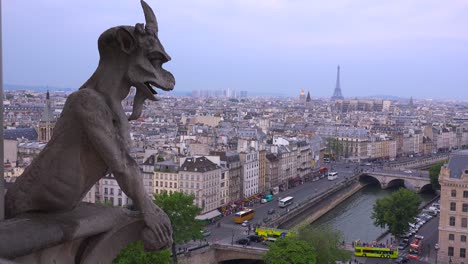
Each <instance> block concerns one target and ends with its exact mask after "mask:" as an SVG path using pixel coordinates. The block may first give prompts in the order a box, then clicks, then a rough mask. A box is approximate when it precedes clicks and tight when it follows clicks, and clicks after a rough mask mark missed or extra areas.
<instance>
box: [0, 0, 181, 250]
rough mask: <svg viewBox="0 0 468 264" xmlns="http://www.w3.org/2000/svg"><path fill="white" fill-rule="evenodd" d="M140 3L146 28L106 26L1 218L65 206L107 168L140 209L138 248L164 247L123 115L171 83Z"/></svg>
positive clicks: (163, 232)
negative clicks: (93, 65) (82, 77)
mask: <svg viewBox="0 0 468 264" xmlns="http://www.w3.org/2000/svg"><path fill="white" fill-rule="evenodd" d="M141 5H142V7H143V11H144V14H145V19H146V25H143V24H136V25H135V26H134V27H132V26H118V27H113V28H110V29H108V30H106V31H105V32H104V33H102V34H101V36H100V37H99V40H98V48H99V55H100V60H99V65H98V67H97V69H96V71H95V72H94V74H93V75H92V76H91V77H90V78H89V80H88V81H86V83H85V84H83V86H82V87H81V88H80V89H79V90H78V91H76V92H74V93H72V94H71V95H70V96H69V97H68V98H67V101H66V103H65V106H64V108H63V111H62V114H61V116H60V118H59V119H58V121H57V123H56V125H55V128H54V131H53V136H52V138H51V140H50V141H49V142H48V144H47V146H46V147H45V148H44V150H43V151H42V152H41V153H40V154H39V155H38V156H37V157H36V158H35V159H34V160H33V162H32V163H31V165H30V166H28V167H27V168H26V169H25V171H24V173H23V174H22V175H21V176H20V177H19V178H18V179H17V180H16V182H15V184H14V185H13V186H12V188H11V189H9V190H8V192H7V194H6V197H5V207H6V209H5V210H6V216H7V218H12V217H15V216H18V215H20V214H23V213H28V212H44V213H56V212H57V213H58V212H66V211H70V210H72V209H73V208H75V207H76V206H77V205H78V204H79V203H80V202H81V200H82V198H83V197H84V196H85V195H86V193H87V192H88V191H89V190H90V189H91V187H92V186H93V185H94V184H95V183H96V182H97V181H98V180H99V179H101V178H102V177H103V176H105V175H106V174H108V173H113V175H114V176H115V178H116V179H117V182H118V183H119V185H120V187H121V188H122V190H123V191H124V192H125V193H126V194H127V195H128V196H129V197H130V198H131V199H132V201H133V202H134V205H135V206H136V207H137V208H138V209H139V210H140V211H141V213H142V216H143V219H144V221H145V224H146V227H145V228H144V230H143V233H142V237H143V242H144V245H145V248H146V249H148V250H158V249H161V248H166V247H169V246H170V245H171V243H172V228H171V223H170V220H169V218H168V217H167V215H166V214H165V213H164V212H163V211H162V210H161V209H160V208H159V207H158V206H157V205H155V204H154V203H153V201H152V200H151V198H150V197H149V196H148V195H147V194H146V192H145V189H144V186H143V177H142V176H141V174H140V169H139V167H138V164H137V163H136V162H135V160H134V159H133V158H132V157H131V156H130V144H131V142H130V132H129V122H128V120H134V119H137V118H138V117H139V116H140V115H141V112H142V109H143V104H144V101H145V100H146V99H149V100H152V101H156V98H155V94H157V93H156V91H155V89H154V87H157V88H160V89H162V90H165V91H169V90H172V89H173V88H174V85H175V79H174V77H173V75H172V74H171V73H170V72H168V71H166V70H164V69H163V68H162V64H164V63H165V62H168V61H169V60H171V58H170V57H169V55H168V54H167V53H166V52H165V50H164V47H163V46H162V44H161V42H160V41H159V39H158V36H157V33H158V25H157V21H156V16H155V15H154V13H153V10H152V9H151V7H150V6H149V5H148V4H147V3H145V2H144V1H141ZM131 87H135V88H136V95H135V98H134V103H133V112H132V114H131V115H130V117H127V116H126V115H125V112H124V109H123V107H122V100H124V99H125V98H126V97H127V96H128V94H129V92H130V88H131Z"/></svg>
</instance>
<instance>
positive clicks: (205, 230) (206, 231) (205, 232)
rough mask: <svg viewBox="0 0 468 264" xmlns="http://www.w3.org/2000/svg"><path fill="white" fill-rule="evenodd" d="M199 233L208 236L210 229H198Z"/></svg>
mask: <svg viewBox="0 0 468 264" xmlns="http://www.w3.org/2000/svg"><path fill="white" fill-rule="evenodd" d="M200 233H201V234H202V236H204V237H207V236H210V235H211V231H210V230H207V229H204V230H200Z"/></svg>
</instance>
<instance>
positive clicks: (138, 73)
mask: <svg viewBox="0 0 468 264" xmlns="http://www.w3.org/2000/svg"><path fill="white" fill-rule="evenodd" d="M141 5H142V7H143V11H144V14H145V20H146V25H143V24H136V25H135V26H134V27H132V26H119V27H114V28H110V29H108V30H106V31H105V32H104V33H102V34H101V36H100V37H99V40H98V48H99V55H100V64H101V63H102V64H105V63H106V62H107V63H114V64H118V65H119V67H122V68H125V70H126V73H125V76H124V79H125V81H127V82H128V83H129V84H130V86H134V87H136V89H137V92H136V95H135V98H134V101H133V112H132V114H131V116H130V117H129V120H134V119H137V118H138V117H139V116H140V115H141V112H142V110H143V104H144V101H145V100H146V99H149V100H152V101H156V100H157V99H156V97H155V94H157V92H156V90H155V88H160V89H162V90H165V91H170V90H172V89H173V88H174V85H175V79H174V76H173V75H172V74H171V73H170V72H168V71H166V70H164V69H163V68H162V65H163V64H164V63H166V62H168V61H170V60H171V57H169V55H168V54H167V53H166V51H165V50H164V47H163V45H162V44H161V42H160V41H159V39H158V36H157V33H158V24H157V21H156V16H155V15H154V12H153V10H152V9H151V7H150V6H149V5H148V4H147V3H145V2H144V1H143V0H142V1H141ZM129 88H130V87H129ZM127 93H128V92H127Z"/></svg>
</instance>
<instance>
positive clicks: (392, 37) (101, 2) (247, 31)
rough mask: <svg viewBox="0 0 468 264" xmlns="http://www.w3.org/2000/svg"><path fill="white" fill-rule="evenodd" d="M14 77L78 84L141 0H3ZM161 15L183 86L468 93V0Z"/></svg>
mask: <svg viewBox="0 0 468 264" xmlns="http://www.w3.org/2000/svg"><path fill="white" fill-rule="evenodd" d="M2 2H3V3H2V4H3V6H2V12H3V14H2V19H3V22H2V23H3V59H4V82H5V83H7V84H22V85H34V86H36V85H39V86H46V85H48V86H55V87H66V88H78V87H79V86H80V85H81V84H82V83H83V82H85V81H86V80H87V78H88V77H89V76H90V75H91V74H92V72H93V71H94V70H95V68H96V65H97V62H98V52H97V39H98V37H99V35H100V33H102V32H103V31H104V30H106V29H107V28H110V27H113V26H117V25H135V23H142V22H144V16H143V12H142V10H141V6H140V3H139V1H138V0H98V1H97V0H79V1H67V0H34V1H32V0H4V1H2ZM147 2H148V3H149V4H150V6H152V8H153V10H154V11H155V13H156V16H157V17H158V22H159V38H160V40H161V42H162V43H163V45H164V46H165V48H166V51H167V52H168V53H169V54H170V55H171V57H172V61H171V62H169V63H166V64H165V68H166V69H168V70H170V71H171V72H172V73H173V74H174V76H175V78H176V87H175V89H178V90H180V91H182V90H186V91H189V90H194V89H209V90H215V89H226V88H231V89H237V90H247V91H252V92H253V91H257V92H262V93H267V92H275V93H282V94H289V95H298V94H299V91H300V89H301V88H302V89H305V90H306V91H310V93H311V95H312V96H327V97H328V96H331V95H332V94H333V89H334V86H335V79H336V66H337V65H338V64H340V65H341V87H342V91H343V95H344V96H345V97H354V96H366V95H377V94H385V95H395V96H401V97H409V96H413V97H416V98H464V99H468V1H464V0H449V1H440V0H435V1H434V0H420V1H408V0H387V1H375V0H341V1H336V0H328V1H321V0H289V1H286V0H284V1H283V0H225V1H223V0H191V1H184V0H172V1H169V0H165V1H162V0H161V1H156V0H148V1H147Z"/></svg>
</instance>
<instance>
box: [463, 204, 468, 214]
mask: <svg viewBox="0 0 468 264" xmlns="http://www.w3.org/2000/svg"><path fill="white" fill-rule="evenodd" d="M462 211H463V212H465V213H466V212H468V204H466V203H464V204H463V205H462Z"/></svg>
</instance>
